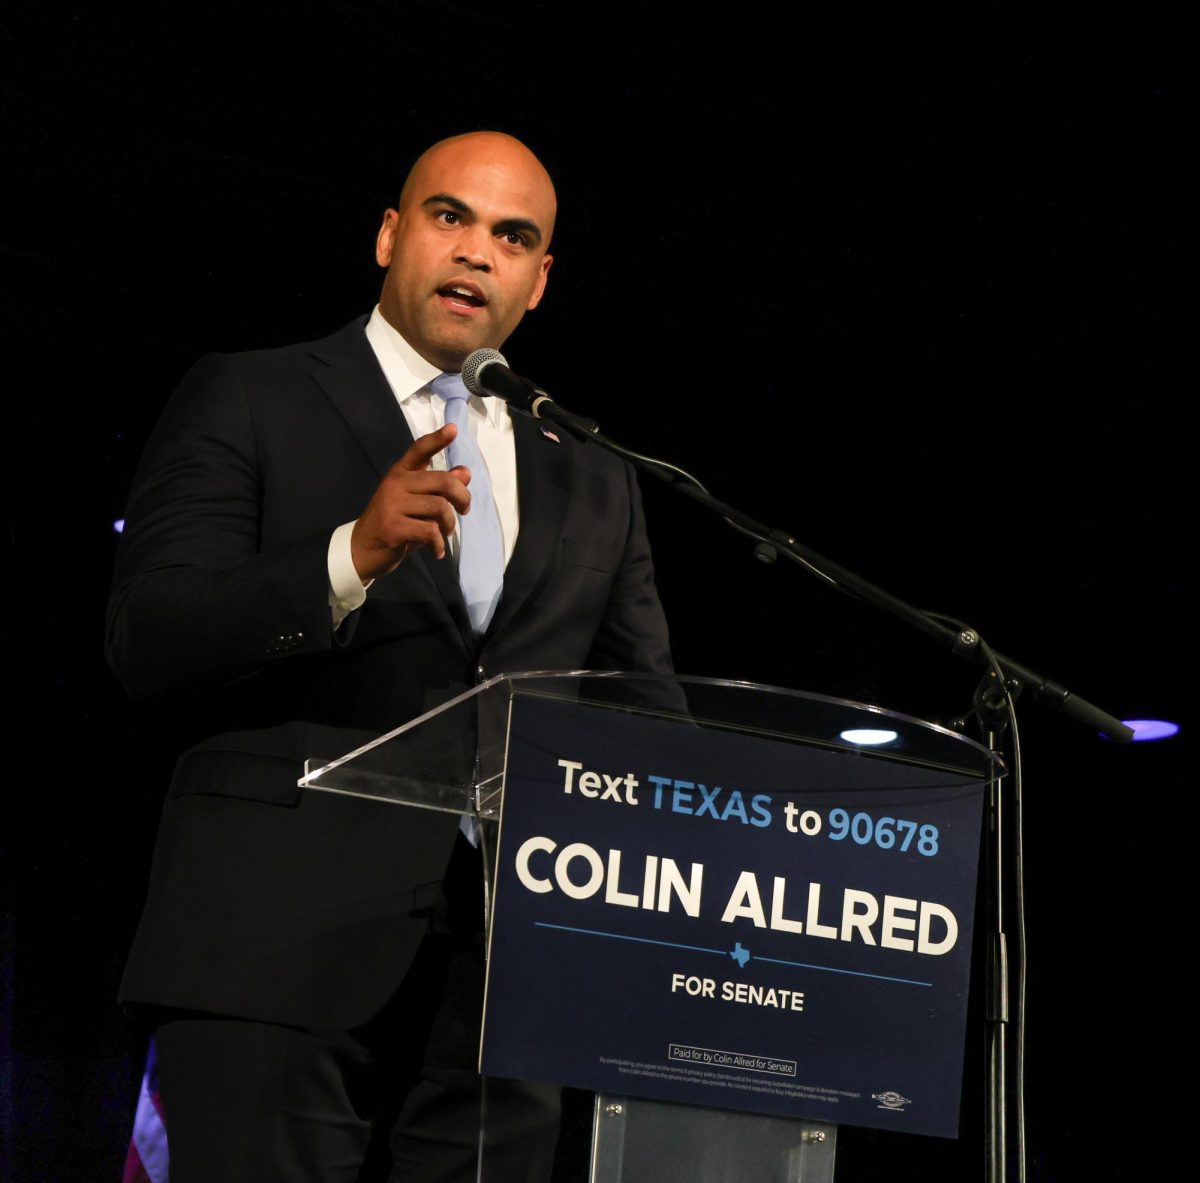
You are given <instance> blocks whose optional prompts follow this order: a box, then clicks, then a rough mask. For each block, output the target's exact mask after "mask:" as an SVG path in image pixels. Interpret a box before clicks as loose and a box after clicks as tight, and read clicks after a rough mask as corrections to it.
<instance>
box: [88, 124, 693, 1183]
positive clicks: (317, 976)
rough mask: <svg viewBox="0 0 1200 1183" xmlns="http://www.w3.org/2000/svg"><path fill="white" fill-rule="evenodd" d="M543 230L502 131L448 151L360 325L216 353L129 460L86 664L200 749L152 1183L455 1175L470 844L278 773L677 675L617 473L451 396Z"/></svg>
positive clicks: (475, 400) (473, 1020) (432, 171)
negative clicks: (311, 760) (478, 692)
mask: <svg viewBox="0 0 1200 1183" xmlns="http://www.w3.org/2000/svg"><path fill="white" fill-rule="evenodd" d="M555 214H556V198H555V192H554V188H553V185H552V184H551V181H550V178H549V176H548V175H547V173H546V171H545V169H544V168H543V167H542V165H541V164H540V162H539V161H538V160H537V158H536V157H535V156H534V155H533V154H532V153H531V152H530V151H529V149H528V148H526V147H525V146H524V145H523V144H521V143H520V142H518V141H517V140H514V139H512V138H511V137H509V136H506V135H502V134H499V133H496V132H477V133H472V134H469V135H463V136H456V137H454V138H452V139H449V140H444V141H442V142H441V143H438V144H436V145H434V146H433V147H432V148H430V149H429V150H428V151H427V152H425V153H424V155H422V156H421V157H420V159H419V160H418V161H417V162H416V164H415V165H414V166H413V169H412V171H411V173H410V174H409V176H408V179H407V181H406V182H405V185H404V188H403V191H402V193H401V195H400V200H399V203H398V208H397V209H395V210H390V209H389V210H388V211H387V212H386V214H385V215H384V219H383V224H382V226H381V228H380V231H379V236H378V240H377V243H376V258H377V260H378V262H379V264H380V265H381V266H382V267H384V268H386V277H385V280H384V284H383V290H382V294H381V296H380V299H379V304H378V306H377V307H376V308H375V310H374V311H373V313H372V314H371V316H370V317H369V318H368V319H366V320H365V321H363V320H360V321H356V322H355V323H353V324H351V325H349V326H347V327H346V328H344V329H342V330H341V331H339V332H337V333H335V334H334V335H333V336H331V337H328V338H326V339H324V340H320V341H314V342H308V343H305V344H301V345H296V346H292V347H288V348H284V349H276V350H269V351H262V352H251V353H243V354H234V355H224V356H218V355H210V356H207V357H204V358H202V359H201V360H200V361H198V362H197V363H196V364H195V365H194V366H193V367H192V369H191V370H190V371H189V373H188V374H187V375H186V377H185V378H184V380H183V382H182V384H181V385H180V387H179V389H178V390H177V391H176V392H175V394H174V395H173V396H172V398H171V400H170V401H169V403H168V405H167V407H166V408H165V410H164V412H163V415H162V417H161V419H160V421H159V423H158V425H157V426H156V428H155V430H154V432H153V434H152V436H151V438H150V440H149V442H148V444H147V447H146V450H145V454H144V456H143V458H142V461H141V464H140V466H139V469H138V473H137V476H136V478H135V482H134V488H133V492H132V495H131V500H130V504H129V507H128V511H127V515H126V527H125V532H124V534H123V536H122V539H121V544H120V548H119V552H118V557H117V563H116V570H115V574H114V580H113V590H112V597H111V600H110V603H109V611H108V638H107V644H108V656H109V661H110V663H111V664H112V666H113V668H114V669H115V670H116V672H117V674H118V675H119V677H120V678H121V680H122V682H123V683H124V685H125V686H126V687H127V689H128V690H129V691H130V692H131V693H132V694H133V695H135V696H137V697H139V698H147V699H152V700H155V701H157V702H159V703H160V704H164V705H165V706H166V708H167V709H168V710H169V711H170V712H171V713H172V715H173V717H174V718H175V719H176V720H179V721H182V723H183V726H184V727H185V729H186V731H187V732H188V736H187V739H188V743H187V745H186V750H184V751H183V753H182V755H181V756H180V758H179V760H178V762H177V764H176V767H175V772H174V775H173V778H172V781H171V785H170V788H169V791H168V794H167V800H166V804H165V806H164V810H163V815H162V820H161V824H160V828H159V835H158V840H157V844H156V848H155V855H154V863H153V867H152V870H151V877H150V884H149V891H148V896H147V901H146V905H145V910H144V912H143V915H142V919H141V923H140V925H139V928H138V932H137V936H136V939H135V942H134V946H133V949H132V951H131V954H130V957H129V961H128V964H127V967H126V972H125V977H124V980H123V983H122V988H121V998H122V1001H123V1002H124V1003H125V1004H126V1005H128V1006H130V1007H134V1008H137V1009H138V1010H139V1011H140V1012H143V1013H145V1014H146V1015H147V1016H149V1017H150V1019H151V1020H152V1022H153V1023H154V1030H155V1039H156V1048H157V1053H158V1059H159V1071H160V1081H161V1086H162V1096H163V1104H164V1109H165V1113H166V1121H167V1128H168V1133H169V1139H170V1151H171V1179H172V1183H189V1181H190V1180H204V1181H206V1183H217V1181H220V1183H233V1181H236V1180H247V1181H251V1180H252V1181H254V1183H266V1181H268V1180H288V1181H289V1183H297V1181H303V1180H313V1181H316V1180H322V1181H324V1180H345V1181H347V1183H349V1181H351V1180H368V1179H389V1178H390V1179H394V1180H397V1181H399V1180H443V1179H444V1180H452V1179H453V1180H457V1179H474V1178H475V1165H474V1164H475V1155H476V1147H477V1136H478V1108H479V1087H478V1078H477V1074H476V1070H475V1061H476V1054H477V1046H478V1025H479V1009H480V999H481V989H482V968H483V934H482V932H481V925H480V917H481V900H480V898H479V895H478V882H479V856H478V852H477V850H476V849H475V848H474V847H473V845H472V844H471V842H470V840H469V837H467V836H465V833H464V830H465V828H464V827H463V826H461V825H460V822H459V820H458V819H456V818H455V817H454V816H453V815H450V814H442V813H434V812H431V811H428V810H420V809H408V808H405V807H398V806H394V805H389V804H384V803H377V802H370V801H363V800H357V799H353V798H347V797H343V796H339V795H335V794H325V793H319V792H310V791H306V790H301V789H300V788H299V787H298V786H297V783H296V782H297V779H298V778H299V777H300V776H301V775H302V774H303V763H304V760H305V759H306V758H307V757H309V756H336V755H340V754H341V753H343V752H345V751H347V750H349V749H350V747H351V746H352V745H353V743H354V742H355V741H361V740H362V739H365V738H370V737H371V736H374V735H377V734H379V733H380V732H383V731H385V730H388V729H391V728H393V727H395V726H396V725H397V724H399V723H400V722H403V721H405V720H407V719H410V718H413V717H415V716H417V715H419V714H422V713H423V712H425V711H426V710H428V709H429V708H430V707H432V706H434V705H436V704H437V703H440V702H444V701H446V700H447V699H449V698H451V697H453V696H454V695H456V694H458V693H461V692H462V691H463V690H464V689H466V688H468V687H469V686H471V685H472V684H474V683H477V682H479V681H481V680H483V679H485V678H487V677H490V676H492V675H494V674H498V673H503V672H506V671H516V670H524V669H582V668H599V669H629V670H648V671H657V672H669V671H670V668H671V667H670V655H669V649H668V641H667V629H666V623H665V621H664V618H663V613H662V609H661V606H660V604H659V600H658V596H657V593H656V591H655V588H654V579H653V567H652V564H651V557H650V550H649V546H648V543H647V539H646V532H645V525H644V522H643V518H642V511H641V504H640V499H639V494H638V489H637V485H636V482H635V479H634V476H633V473H632V470H631V469H630V468H629V467H628V466H627V465H625V464H624V463H623V462H621V461H619V460H617V459H616V458H615V457H614V456H612V455H611V454H610V453H608V452H605V451H603V450H602V449H600V448H599V447H595V446H591V445H587V444H581V443H579V442H578V441H576V440H574V439H572V438H570V437H567V436H565V435H559V436H555V435H553V434H549V433H545V432H543V431H542V430H541V429H540V427H539V425H538V423H537V422H536V421H535V420H533V419H530V418H527V417H525V416H522V415H517V416H515V417H510V415H509V412H508V408H507V406H506V405H505V404H504V403H502V402H500V401H499V400H497V399H494V398H481V397H479V396H478V395H473V396H472V395H469V394H468V392H467V391H466V390H465V389H464V388H463V385H462V381H461V379H460V377H459V373H458V372H459V370H460V368H461V366H462V363H463V361H464V359H465V358H466V357H467V356H468V355H469V354H471V353H472V352H473V351H474V350H476V349H479V348H483V347H488V348H499V347H500V346H501V345H502V344H503V343H504V341H505V340H506V339H507V337H508V335H509V334H510V333H511V332H512V330H513V329H514V328H515V327H516V326H517V324H518V323H519V321H520V320H521V318H522V316H523V315H524V314H525V313H526V312H527V311H529V310H531V309H533V308H535V307H536V306H537V304H538V303H539V302H540V300H541V299H542V296H543V294H544V291H545V287H546V281H547V275H548V273H549V270H550V264H551V256H550V255H549V254H548V253H547V252H548V248H549V244H550V238H551V234H552V232H553V229H554V220H555ZM473 743H474V739H473V737H471V736H462V737H454V738H451V739H449V740H448V741H447V753H446V758H447V762H448V764H449V765H451V766H456V767H463V768H467V769H469V767H470V763H471V757H472V754H473ZM431 885H432V886H431ZM529 1004H530V1005H531V1006H536V1005H537V999H536V998H531V999H530V1000H529ZM488 1104H489V1139H492V1140H494V1141H495V1146H494V1148H493V1147H490V1148H489V1159H490V1160H492V1161H493V1162H494V1164H495V1165H496V1166H497V1167H498V1168H499V1173H498V1174H497V1176H496V1177H499V1178H503V1179H505V1180H512V1181H514V1183H519V1181H520V1180H525V1179H529V1180H535V1179H547V1178H548V1177H549V1174H550V1167H551V1162H552V1158H553V1149H554V1137H555V1132H556V1128H557V1115H556V1111H555V1104H556V1100H555V1096H554V1094H553V1091H552V1090H546V1089H543V1088H540V1087H538V1086H533V1085H522V1084H519V1083H517V1082H511V1083H510V1084H509V1085H508V1086H507V1087H500V1088H497V1089H495V1090H494V1093H493V1091H492V1090H489V1098H488Z"/></svg>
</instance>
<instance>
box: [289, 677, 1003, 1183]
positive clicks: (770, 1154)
mask: <svg viewBox="0 0 1200 1183" xmlns="http://www.w3.org/2000/svg"><path fill="white" fill-rule="evenodd" d="M523 695H532V696H537V697H539V698H549V699H554V700H563V701H567V702H571V703H576V704H582V705H584V706H586V707H588V708H593V707H594V709H595V710H596V712H598V713H597V716H596V718H597V723H598V725H600V726H602V725H603V720H604V719H605V717H606V716H605V715H604V712H611V711H618V712H622V713H629V712H633V713H637V714H642V715H649V716H652V717H658V718H663V719H669V720H675V721H683V722H686V724H687V725H688V726H689V727H693V728H702V729H716V730H719V731H725V732H736V733H739V734H743V735H747V736H761V737H764V738H769V739H771V740H782V741H784V742H786V743H793V744H798V745H802V746H805V747H817V748H821V749H825V750H828V751H839V750H840V751H846V752H852V751H853V752H860V753H861V752H862V751H864V749H863V747H862V746H861V745H862V744H863V743H864V742H871V743H873V744H874V745H875V746H873V747H872V748H871V749H870V756H871V758H873V759H881V760H886V761H901V762H904V763H906V764H909V765H917V766H919V767H921V768H929V769H939V770H944V771H949V772H954V773H965V774H968V775H970V776H974V777H978V778H980V779H986V778H987V777H989V776H995V775H998V774H999V769H998V762H997V761H996V758H995V756H994V754H993V753H991V752H989V751H988V750H987V749H986V748H985V747H983V746H981V745H980V744H977V743H975V742H974V741H972V740H970V739H967V738H965V737H963V736H961V735H958V734H956V733H954V732H951V731H949V730H947V729H945V728H943V727H940V726H937V725H934V724H931V723H928V722H924V721H921V720H919V719H915V718H912V717H909V716H905V715H901V714H897V713H895V712H891V711H888V710H885V709H882V708H879V707H875V706H868V705H864V704H860V703H854V702H849V701H845V700H840V699H833V698H828V697H824V696H821V695H815V694H808V693H804V692H800V691H794V690H785V689H780V688H776V687H767V686H761V685H754V684H750V683H743V682H730V681H720V680H715V679H703V678H690V677H674V678H673V677H666V676H661V675H648V674H627V673H596V672H587V671H561V672H560V671H535V672H530V673H520V674H511V675H502V676H499V677H496V678H492V679H490V680H489V681H487V682H484V683H482V684H480V685H479V686H477V687H475V688H473V689H472V690H470V691H468V692H467V693H465V694H462V695H460V696H459V697H457V698H455V699H452V700H451V701H449V702H447V703H445V704H444V705H442V706H440V707H438V708H436V709H435V710H433V711H430V712H429V713H427V714H425V715H422V716H420V717H419V718H416V719H413V720H411V721H410V722H407V723H404V724H403V725H401V726H399V727H397V728H396V729H395V730H393V731H390V732H388V733H386V734H384V735H381V736H379V737H378V738H376V739H375V740H373V741H372V742H370V743H368V744H365V745H364V746H362V747H359V748H357V749H355V750H354V751H351V752H347V753H340V754H339V753H313V754H312V756H311V757H310V759H309V760H308V762H307V765H306V769H305V776H304V777H303V778H302V780H301V782H300V783H301V784H302V785H303V786H304V787H305V788H306V789H307V790H309V791H313V792H326V793H335V794H345V795H347V796H350V797H356V798H367V799H370V800H374V801H385V802H389V803H393V804H395V805H397V806H400V807H404V808H418V809H432V810H439V811H442V812H446V813H451V814H457V815H464V814H465V815H467V816H468V817H469V818H471V819H473V822H474V824H475V825H476V826H477V827H478V829H477V833H478V835H479V837H480V846H481V849H482V851H483V856H484V867H485V876H484V879H485V898H484V901H483V907H484V909H485V913H486V915H487V919H489V920H490V914H491V892H490V889H489V886H488V885H489V884H490V883H491V881H492V877H493V874H494V870H495V865H496V864H495V858H496V841H497V836H498V830H499V825H498V823H499V822H500V820H501V812H502V806H503V796H504V779H505V768H506V761H507V743H508V734H509V733H508V724H509V718H510V708H511V706H512V704H513V703H514V701H516V699H517V698H518V697H519V696H523ZM881 732H882V733H885V735H886V733H890V734H891V738H890V739H889V738H882V739H881V737H880V734H879V733H881ZM847 737H849V738H847ZM466 824H471V823H466ZM545 1083H561V1082H557V1081H554V1082H545ZM486 1088H487V1082H486V1080H485V1082H484V1097H485V1101H484V1106H483V1108H484V1110H485V1111H486V1095H487V1093H486ZM836 1132H837V1127H836V1125H834V1124H832V1123H828V1122H820V1121H810V1120H800V1119H796V1118H791V1117H778V1116H770V1115H762V1114H759V1113H752V1112H734V1111H730V1110H727V1109H712V1108H702V1107H698V1106H694V1105H683V1104H677V1103H673V1102H667V1101H662V1100H656V1099H652V1098H647V1097H637V1096H629V1095H616V1094H614V1093H611V1092H598V1093H597V1094H596V1100H595V1108H594V1116H593V1125H592V1145H591V1159H590V1171H589V1176H588V1177H589V1179H590V1180H591V1183H641V1181H643V1180H653V1181H654V1183H676V1181H679V1183H684V1181H686V1183H709V1181H712V1183H718V1181H726V1180H732V1181H736V1183H760V1181H761V1183H830V1181H832V1179H833V1177H834V1170H833V1168H834V1156H835V1149H836V1140H837V1139H836ZM480 1146H481V1150H480V1172H479V1178H480V1179H481V1180H483V1181H485V1183H505V1181H503V1180H498V1179H496V1178H495V1177H494V1176H493V1175H489V1173H488V1169H487V1128H486V1119H483V1120H481V1135H480Z"/></svg>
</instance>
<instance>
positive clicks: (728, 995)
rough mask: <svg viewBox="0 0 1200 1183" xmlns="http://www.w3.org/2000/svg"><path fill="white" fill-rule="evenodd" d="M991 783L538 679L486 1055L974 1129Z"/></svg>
mask: <svg viewBox="0 0 1200 1183" xmlns="http://www.w3.org/2000/svg"><path fill="white" fill-rule="evenodd" d="M982 801H983V782H982V780H981V779H979V778H978V777H974V776H972V774H970V773H965V772H953V771H946V770H941V769H931V768H928V767H924V766H921V765H918V764H914V763H905V762H901V761H897V760H889V759H883V758H879V757H875V756H872V755H869V754H865V753H861V752H846V751H838V750H831V749H827V748H821V747H815V746H805V745H803V744H798V743H792V742H786V741H784V740H780V739H775V738H764V737H762V736H756V735H748V734H742V733H739V732H735V731H727V730H720V729H711V728H705V727H700V726H695V725H691V724H689V723H687V722H684V721H678V720H671V719H661V718H655V717H652V716H647V715H639V714H634V713H628V712H624V711H620V710H615V709H609V708H604V707H597V706H589V705H584V704H581V703H578V702H565V701H560V700H556V699H553V698H544V697H539V696H536V695H517V696H515V697H514V699H513V703H512V715H511V720H510V733H509V747H508V761H507V770H506V777H505V789H504V806H503V813H502V820H501V826H500V835H499V844H498V854H497V871H496V891H495V900H494V909H493V917H492V932H491V953H490V959H489V966H488V985H487V997H486V1003H485V1020H484V1037H483V1047H482V1057H481V1068H482V1070H483V1072H484V1073H486V1074H488V1075H494V1076H505V1077H515V1078H519V1079H525V1080H535V1081H546V1082H552V1083H558V1084H564V1085H569V1086H572V1087H577V1088H583V1089H592V1090H595V1091H598V1092H611V1093H618V1094H627V1095H631V1096H641V1097H648V1098H652V1099H657V1100H665V1101H678V1102H684V1103H688V1104H693V1105H702V1106H706V1107H709V1108H716V1109H732V1110H745V1111H751V1112H757V1113H766V1114H777V1115H781V1116H786V1117H797V1118H809V1119H814V1120H819V1121H831V1122H837V1123H842V1124H849V1125H860V1126H875V1127H879V1128H883V1129H894V1130H904V1131H907V1132H910V1133H918V1134H935V1135H940V1136H944V1137H954V1136H956V1135H957V1132H958V1107H959V1098H960V1094H961V1088H962V1065H963V1044H964V1035H965V1026H966V1007H967V985H968V973H969V962H970V948H971V926H972V920H973V912H974V894H975V881H976V860H977V855H978V849H979V836H980V835H979V827H980V818H981V812H982Z"/></svg>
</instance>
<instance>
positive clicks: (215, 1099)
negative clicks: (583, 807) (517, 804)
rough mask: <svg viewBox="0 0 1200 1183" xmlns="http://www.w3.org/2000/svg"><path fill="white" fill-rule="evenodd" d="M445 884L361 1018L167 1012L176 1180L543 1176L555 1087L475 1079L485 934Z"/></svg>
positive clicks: (165, 1052) (164, 1061) (164, 1029)
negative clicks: (319, 1024) (409, 959)
mask: <svg viewBox="0 0 1200 1183" xmlns="http://www.w3.org/2000/svg"><path fill="white" fill-rule="evenodd" d="M468 849H469V848H468ZM461 853H462V852H461V851H460V852H458V856H459V857H461ZM472 853H473V852H472ZM459 886H460V888H461V884H460V885H459ZM458 894H459V896H460V898H461V894H462V893H461V891H460V892H459V893H458ZM446 895H447V893H445V892H444V893H443V898H442V901H441V903H440V904H439V907H438V908H437V909H436V910H435V911H436V915H435V917H434V920H433V921H432V922H431V927H430V932H429V934H428V935H427V936H426V938H425V940H424V941H423V942H422V945H421V948H420V950H419V952H418V954H417V957H416V959H415V960H414V962H413V966H412V969H411V970H410V972H409V973H408V975H407V976H406V977H405V980H404V982H403V983H401V985H400V987H399V988H398V989H397V991H396V993H395V994H394V995H393V997H392V998H391V1000H390V1001H389V1002H388V1004H387V1006H386V1007H385V1008H384V1009H383V1011H382V1012H380V1014H379V1015H377V1016H375V1018H373V1019H372V1020H371V1021H370V1022H369V1023H367V1024H365V1025H364V1026H363V1027H361V1028H358V1029H356V1030H354V1031H324V1030H303V1029H299V1028H294V1027H283V1026H278V1025H274V1024H270V1023H260V1022H250V1021H246V1020H241V1019H235V1018H225V1017H220V1016H208V1015H198V1014H193V1013H186V1014H181V1013H168V1014H165V1015H163V1016H161V1017H160V1021H159V1022H158V1023H157V1025H156V1027H155V1045H156V1049H157V1054H158V1065H159V1082H160V1086H161V1090H162V1101H163V1108H164V1113H165V1117H166V1126H167V1139H168V1146H169V1150H170V1156H171V1183H241V1181H243V1180H244V1181H245V1183H273V1181H275V1180H278V1181H279V1183H283V1181H285V1180H286V1181H287V1183H309V1181H311V1183H318V1181H319V1183H385V1181H390V1183H435V1181H436V1183H451V1181H453V1183H459V1181H462V1183H466V1181H467V1180H472V1181H473V1180H475V1179H476V1178H477V1177H478V1178H481V1179H482V1180H484V1181H485V1183H549V1180H550V1178H551V1175H552V1171H553V1165H554V1150H555V1142H556V1139H557V1135H558V1123H559V1090H558V1089H556V1088H552V1087H550V1086H545V1085H535V1084H526V1083H522V1082H519V1081H506V1080H495V1079H490V1080H487V1081H484V1082H482V1087H481V1081H480V1078H479V1075H478V1071H477V1067H476V1061H477V1056H478V1047H479V1026H480V1013H481V1008H482V998H483V978H484V969H485V965H484V938H483V933H482V931H481V929H480V925H479V923H478V920H477V916H478V914H479V913H478V910H476V909H474V908H472V909H469V910H466V911H456V909H455V907H454V906H453V902H451V903H450V904H447V898H446ZM463 916H467V917H469V919H468V920H466V921H464V920H463ZM530 1004H531V1005H536V1000H534V999H531V1000H530ZM481 1113H482V1123H483V1130H484V1148H483V1164H484V1167H483V1171H482V1174H480V1175H478V1176H477V1170H476V1163H477V1154H478V1151H479V1146H480V1127H481Z"/></svg>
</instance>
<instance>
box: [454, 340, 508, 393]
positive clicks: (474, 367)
mask: <svg viewBox="0 0 1200 1183" xmlns="http://www.w3.org/2000/svg"><path fill="white" fill-rule="evenodd" d="M497 362H498V363H499V364H500V365H502V366H504V368H505V369H507V368H508V362H506V361H505V360H504V354H503V353H501V352H500V351H499V350H498V349H476V350H475V352H474V353H471V354H468V355H467V359H466V360H465V361H464V362H463V364H462V380H463V385H464V386H465V387H466V388H467V389H468V390H469V391H470V392H471V393H472V394H479V395H484V396H486V395H489V394H491V393H492V391H490V390H487V389H486V388H485V387H484V386H483V385H482V384H481V383H480V381H479V376H480V374H481V373H482V372H483V370H484V369H486V368H487V367H488V366H490V365H493V364H494V363H497Z"/></svg>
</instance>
